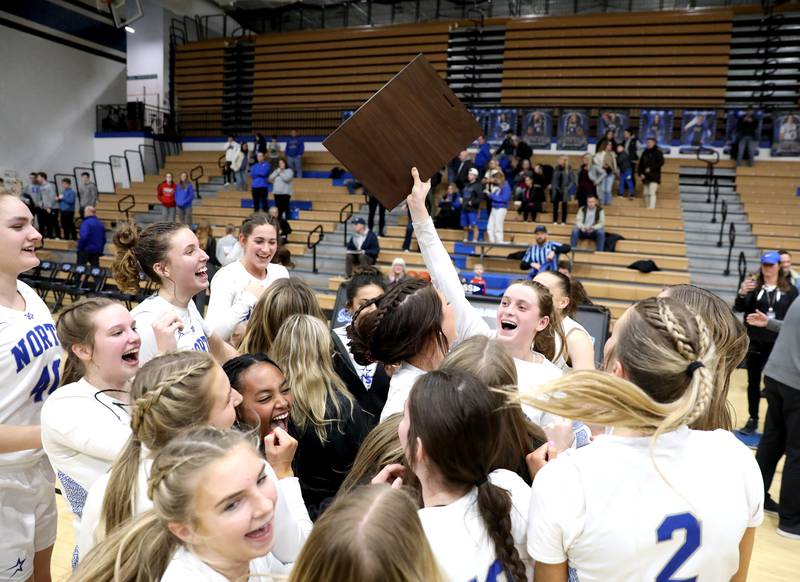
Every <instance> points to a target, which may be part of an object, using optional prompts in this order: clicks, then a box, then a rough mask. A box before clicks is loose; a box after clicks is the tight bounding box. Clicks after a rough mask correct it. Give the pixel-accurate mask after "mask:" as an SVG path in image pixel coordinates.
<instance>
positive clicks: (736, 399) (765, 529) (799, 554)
mask: <svg viewBox="0 0 800 582" xmlns="http://www.w3.org/2000/svg"><path fill="white" fill-rule="evenodd" d="M746 382H747V377H746V373H745V371H744V370H737V371H736V372H735V373H734V376H733V381H732V383H731V384H732V385H731V391H730V399H731V402H732V403H733V405H734V408H735V409H736V416H737V420H736V423H735V424H736V426H739V425H742V424H743V423H744V421H745V420H746V419H747V395H746ZM766 408H767V405H766V401H763V402H762V404H761V418H762V421H761V422H762V426H761V428H760V429H759V430H763V418H764V416H765V414H766ZM782 468H783V462H782V461H781V464H780V465H779V466H778V472H777V474H776V475H775V479H774V480H773V484H772V489H771V490H770V493H771V494H772V497H773V499H775V500H778V497H779V495H778V493H779V490H780V481H781V473H782ZM57 500H58V513H59V515H58V539H57V540H56V545H55V549H54V550H53V560H52V568H51V571H52V576H53V581H54V582H63V581H64V580H66V579H67V578H69V575H70V572H71V567H70V563H71V560H72V551H73V547H74V544H75V532H74V530H73V528H72V514H71V513H70V510H69V508H68V507H67V504H66V502H65V501H64V499H63V498H62V497H61V496H60V495H59V496H58V497H57ZM777 525H778V518H777V517H773V516H770V515H765V516H764V523H763V524H762V525H761V527H759V528H758V533H757V535H756V544H755V549H754V551H753V558H752V561H751V564H750V576H749V578H748V580H749V581H750V582H786V581H787V580H793V579H796V577H797V575H798V574H797V573H798V571H800V541H794V540H789V539H786V538H782V537H780V536H779V535H778V534H776V533H775V528H776V527H777Z"/></svg>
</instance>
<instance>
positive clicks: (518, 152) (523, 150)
mask: <svg viewBox="0 0 800 582" xmlns="http://www.w3.org/2000/svg"><path fill="white" fill-rule="evenodd" d="M529 129H532V128H529ZM514 141H515V143H516V144H517V147H516V149H515V150H514V156H515V157H516V158H517V165H519V164H520V163H521V162H523V161H525V160H528V162H530V161H531V156H533V148H531V146H530V145H529V144H528V142H527V141H525V140H524V139H520V138H518V137H515V138H514Z"/></svg>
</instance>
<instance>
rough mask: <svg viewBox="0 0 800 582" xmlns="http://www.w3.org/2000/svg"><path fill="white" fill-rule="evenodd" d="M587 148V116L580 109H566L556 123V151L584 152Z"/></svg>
mask: <svg viewBox="0 0 800 582" xmlns="http://www.w3.org/2000/svg"><path fill="white" fill-rule="evenodd" d="M588 146H589V116H588V115H587V114H586V111H584V110H582V109H567V110H565V111H563V112H562V113H561V118H560V119H559V122H558V149H560V150H577V151H583V150H586V149H587V147H588Z"/></svg>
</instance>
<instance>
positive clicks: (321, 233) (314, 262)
mask: <svg viewBox="0 0 800 582" xmlns="http://www.w3.org/2000/svg"><path fill="white" fill-rule="evenodd" d="M316 232H319V236H318V237H317V240H315V241H314V242H313V243H312V242H311V235H313V234H314V233H316ZM323 238H325V229H324V228H323V227H322V225H321V224H318V225H317V226H315V227H314V228H313V229H311V232H309V233H308V236H307V237H306V246H307V247H308V248H309V249H311V253H312V256H311V261H312V262H311V270H312V272H313V273H315V274H316V273H317V272H318V270H317V245H318V244H319V243H321V242H322V239H323Z"/></svg>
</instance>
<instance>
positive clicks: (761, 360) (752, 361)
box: [746, 339, 775, 418]
mask: <svg viewBox="0 0 800 582" xmlns="http://www.w3.org/2000/svg"><path fill="white" fill-rule="evenodd" d="M774 345H775V344H774V343H773V342H768V343H762V342H760V341H758V340H753V339H751V340H750V349H749V350H748V352H747V362H746V366H747V409H748V412H749V413H750V418H758V408H759V404H761V373H762V372H763V371H764V366H766V365H767V360H769V355H770V354H771V353H772V346H774Z"/></svg>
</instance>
